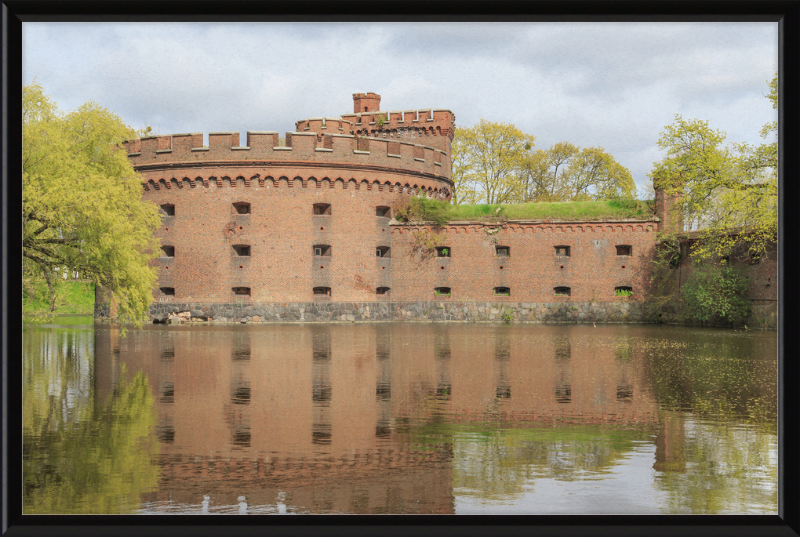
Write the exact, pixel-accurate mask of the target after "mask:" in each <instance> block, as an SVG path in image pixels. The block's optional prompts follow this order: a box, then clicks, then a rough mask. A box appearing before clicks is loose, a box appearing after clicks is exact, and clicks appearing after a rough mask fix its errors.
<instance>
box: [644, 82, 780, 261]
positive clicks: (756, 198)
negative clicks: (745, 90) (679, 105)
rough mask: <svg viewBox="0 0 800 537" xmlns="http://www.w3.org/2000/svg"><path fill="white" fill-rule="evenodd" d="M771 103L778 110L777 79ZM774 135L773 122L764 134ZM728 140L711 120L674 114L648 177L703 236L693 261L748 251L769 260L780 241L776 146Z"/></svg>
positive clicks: (661, 140) (770, 96)
mask: <svg viewBox="0 0 800 537" xmlns="http://www.w3.org/2000/svg"><path fill="white" fill-rule="evenodd" d="M768 98H769V99H770V100H771V101H772V103H773V107H777V75H776V77H775V79H773V80H772V82H770V94H769V95H768ZM776 130H777V125H776V124H775V123H774V122H772V123H768V124H767V125H765V126H764V128H763V129H762V131H761V134H762V136H763V137H765V138H768V137H770V136H773V135H774V134H775V133H776ZM724 141H725V133H723V132H721V131H719V130H716V129H712V128H711V127H710V126H709V124H708V121H702V120H698V119H692V120H685V119H683V117H682V116H680V115H676V116H675V121H674V122H673V123H672V124H671V125H667V126H666V127H665V128H664V130H663V131H662V133H661V137H660V138H659V140H658V146H659V148H660V149H662V150H664V151H666V155H665V157H664V158H663V159H662V160H661V161H659V162H656V163H654V164H653V170H652V171H651V173H650V177H651V178H652V179H653V183H654V186H655V187H656V188H660V189H662V190H663V191H664V193H665V194H667V195H677V196H678V198H677V207H676V208H677V210H680V211H682V212H683V215H684V221H686V222H687V223H690V226H691V227H693V228H697V229H699V230H701V231H702V232H703V233H702V238H701V240H700V241H698V243H697V245H696V246H695V248H694V249H693V256H695V257H699V258H711V257H725V256H728V255H731V254H732V253H734V252H736V251H737V250H746V251H748V253H749V255H750V256H751V257H754V258H761V257H765V256H766V255H767V254H768V252H769V250H770V248H771V246H772V245H773V244H774V243H775V241H776V240H777V230H778V227H777V226H778V218H777V216H778V213H777V211H778V177H777V142H776V141H772V142H769V143H766V144H762V145H760V146H757V147H753V146H750V145H749V144H744V143H743V144H732V145H731V146H730V147H726V146H724V145H723V142H724ZM745 245H746V248H743V246H745Z"/></svg>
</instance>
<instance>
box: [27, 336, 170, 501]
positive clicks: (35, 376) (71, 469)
mask: <svg viewBox="0 0 800 537" xmlns="http://www.w3.org/2000/svg"><path fill="white" fill-rule="evenodd" d="M84 336H85V337H84ZM91 338H92V332H91V331H90V330H87V331H86V334H83V333H81V332H76V331H74V330H69V331H67V330H65V331H59V330H55V329H53V330H45V329H40V328H36V329H29V330H26V334H25V343H24V356H23V363H24V366H23V367H24V381H23V424H24V425H23V487H24V488H23V511H24V513H25V514H34V513H128V512H132V511H134V510H136V509H138V508H139V506H140V495H141V494H142V493H144V492H149V491H152V490H155V488H156V486H157V482H158V468H157V467H156V466H155V465H154V464H153V463H152V457H153V456H154V455H155V450H156V449H157V444H155V442H153V443H151V444H149V445H143V443H142V441H141V440H142V438H144V437H148V436H149V435H150V433H151V431H152V429H153V426H154V425H155V413H154V407H153V398H152V395H151V393H150V388H149V386H148V383H147V380H146V378H145V377H144V376H143V375H142V374H141V373H138V374H137V375H135V376H134V377H133V378H132V379H130V380H129V381H127V382H120V383H119V384H118V387H117V390H116V393H115V395H114V397H113V398H112V399H110V400H109V401H106V402H102V403H101V402H96V401H94V398H93V390H92V388H91V378H92V374H91V372H92V369H93V365H94V356H93V354H94V353H93V349H92V346H91V343H90V342H91Z"/></svg>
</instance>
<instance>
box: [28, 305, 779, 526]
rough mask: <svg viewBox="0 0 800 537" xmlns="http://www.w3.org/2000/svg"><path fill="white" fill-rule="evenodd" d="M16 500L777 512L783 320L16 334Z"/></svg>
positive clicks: (141, 505)
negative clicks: (20, 486) (19, 393)
mask: <svg viewBox="0 0 800 537" xmlns="http://www.w3.org/2000/svg"><path fill="white" fill-rule="evenodd" d="M23 337H24V347H23V349H24V357H23V359H24V379H23V380H24V382H23V386H24V388H23V421H24V461H23V473H24V512H25V513H181V514H183V513H198V514H200V513H229V514H236V513H250V514H279V513H513V514H527V513H532V514H564V513H607V514H612V513H623V514H633V513H703V514H705V513H775V512H776V510H777V456H776V454H777V436H776V415H777V403H776V386H777V382H776V376H777V360H776V353H777V337H776V334H775V333H774V332H772V333H770V332H767V333H764V332H736V331H731V330H715V329H692V328H678V327H665V326H643V325H635V326H634V325H604V326H597V327H596V328H595V327H591V326H580V325H579V326H576V325H557V326H554V325H464V324H458V325H444V324H360V325H338V324H337V325H280V326H275V325H271V326H238V325H237V326H178V327H175V326H171V327H167V326H147V327H145V328H144V329H143V330H131V331H129V332H128V335H127V336H126V337H125V338H120V337H119V333H118V330H117V328H116V327H113V326H109V325H107V324H104V325H97V326H94V325H92V324H91V319H87V318H83V319H82V320H81V319H78V318H59V319H57V320H56V321H55V322H54V323H53V324H50V325H38V326H27V327H26V328H25V330H24V334H23Z"/></svg>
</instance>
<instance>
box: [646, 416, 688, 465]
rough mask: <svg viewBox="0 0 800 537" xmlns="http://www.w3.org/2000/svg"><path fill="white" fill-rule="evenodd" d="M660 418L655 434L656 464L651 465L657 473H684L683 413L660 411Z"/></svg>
mask: <svg viewBox="0 0 800 537" xmlns="http://www.w3.org/2000/svg"><path fill="white" fill-rule="evenodd" d="M660 418H661V423H660V427H659V431H658V434H656V462H655V463H653V469H654V470H657V471H659V472H681V473H682V472H685V471H686V456H685V453H684V442H685V432H684V421H685V413H684V412H678V411H666V410H662V411H661V412H660Z"/></svg>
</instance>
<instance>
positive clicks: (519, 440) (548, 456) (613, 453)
mask: <svg viewBox="0 0 800 537" xmlns="http://www.w3.org/2000/svg"><path fill="white" fill-rule="evenodd" d="M450 434H452V435H453V462H452V464H453V488H454V489H458V490H459V494H460V495H465V496H479V497H481V498H484V499H501V498H508V497H509V495H514V494H520V493H522V492H523V491H524V489H525V488H529V487H531V486H533V484H534V481H535V479H537V478H550V479H558V480H562V481H572V480H575V479H584V478H592V477H594V478H597V477H598V476H600V475H602V474H605V473H608V472H609V470H610V469H611V468H612V467H614V466H616V465H617V464H618V463H619V462H620V461H621V460H622V459H624V458H625V457H626V455H627V453H629V452H630V451H632V450H633V448H634V445H635V443H636V442H637V441H643V440H646V439H648V437H649V436H648V433H647V431H645V430H644V428H642V429H641V430H624V429H611V428H607V427H606V428H601V427H574V426H563V427H548V428H538V429H530V428H524V429H498V430H480V429H477V428H476V427H475V426H474V425H472V426H464V427H460V430H459V431H456V430H453V431H450Z"/></svg>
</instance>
